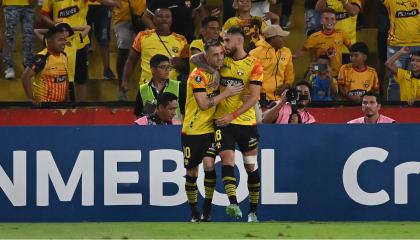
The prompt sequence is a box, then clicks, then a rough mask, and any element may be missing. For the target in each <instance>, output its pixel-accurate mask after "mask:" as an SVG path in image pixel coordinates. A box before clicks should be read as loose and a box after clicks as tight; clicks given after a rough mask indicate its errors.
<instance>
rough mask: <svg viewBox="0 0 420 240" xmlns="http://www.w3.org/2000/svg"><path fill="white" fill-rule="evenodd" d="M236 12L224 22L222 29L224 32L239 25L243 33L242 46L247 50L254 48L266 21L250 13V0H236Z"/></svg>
mask: <svg viewBox="0 0 420 240" xmlns="http://www.w3.org/2000/svg"><path fill="white" fill-rule="evenodd" d="M236 13H237V16H236V17H231V18H229V19H228V20H227V21H226V22H225V24H224V25H223V31H224V32H226V31H227V30H228V29H229V28H231V27H232V26H239V27H241V28H242V31H243V32H244V33H245V41H244V48H245V51H246V52H249V51H250V50H252V49H254V48H255V43H256V42H257V41H258V40H259V39H260V35H261V33H262V31H263V30H264V28H265V27H266V23H265V21H264V19H263V18H261V17H258V16H252V15H251V0H237V10H236Z"/></svg>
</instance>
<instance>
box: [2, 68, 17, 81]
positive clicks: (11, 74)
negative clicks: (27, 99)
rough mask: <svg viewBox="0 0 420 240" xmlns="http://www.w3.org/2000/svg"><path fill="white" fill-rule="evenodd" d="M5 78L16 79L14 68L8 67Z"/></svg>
mask: <svg viewBox="0 0 420 240" xmlns="http://www.w3.org/2000/svg"><path fill="white" fill-rule="evenodd" d="M4 77H5V78H6V79H15V69H13V68H12V67H8V68H7V69H6V70H5V71H4Z"/></svg>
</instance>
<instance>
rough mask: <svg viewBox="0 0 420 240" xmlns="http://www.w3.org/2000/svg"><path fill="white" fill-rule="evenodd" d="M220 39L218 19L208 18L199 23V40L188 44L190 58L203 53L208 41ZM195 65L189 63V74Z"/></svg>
mask: <svg viewBox="0 0 420 240" xmlns="http://www.w3.org/2000/svg"><path fill="white" fill-rule="evenodd" d="M217 39H220V24H219V19H218V18H217V17H214V16H209V17H206V18H204V19H203V21H201V38H200V39H196V40H194V41H192V43H191V44H190V57H191V56H192V55H194V54H197V53H200V52H204V45H205V43H206V42H207V41H209V40H217ZM194 68H195V65H194V64H193V63H192V62H191V61H190V72H192V70H194Z"/></svg>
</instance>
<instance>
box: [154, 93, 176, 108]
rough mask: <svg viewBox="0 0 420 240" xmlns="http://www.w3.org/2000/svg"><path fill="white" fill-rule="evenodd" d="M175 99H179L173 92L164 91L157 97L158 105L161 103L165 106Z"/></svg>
mask: <svg viewBox="0 0 420 240" xmlns="http://www.w3.org/2000/svg"><path fill="white" fill-rule="evenodd" d="M173 100H178V97H177V96H176V95H175V94H173V93H170V92H164V93H162V94H160V95H159V97H158V98H157V106H159V105H161V106H163V107H166V106H168V105H169V103H170V102H172V101H173Z"/></svg>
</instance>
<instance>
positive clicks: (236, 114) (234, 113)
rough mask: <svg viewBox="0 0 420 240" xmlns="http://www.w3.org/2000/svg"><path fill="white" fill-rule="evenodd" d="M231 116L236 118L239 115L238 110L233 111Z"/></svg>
mask: <svg viewBox="0 0 420 240" xmlns="http://www.w3.org/2000/svg"><path fill="white" fill-rule="evenodd" d="M232 117H233V119H236V118H237V117H239V114H238V112H237V111H235V112H233V113H232Z"/></svg>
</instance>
